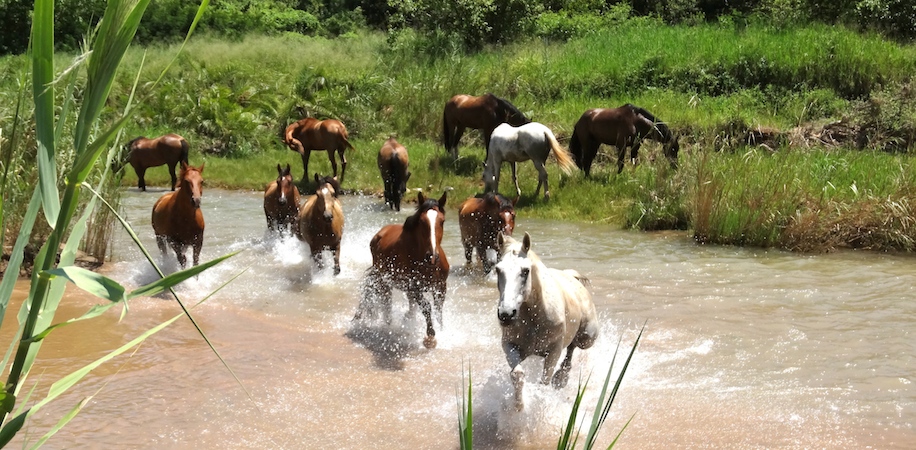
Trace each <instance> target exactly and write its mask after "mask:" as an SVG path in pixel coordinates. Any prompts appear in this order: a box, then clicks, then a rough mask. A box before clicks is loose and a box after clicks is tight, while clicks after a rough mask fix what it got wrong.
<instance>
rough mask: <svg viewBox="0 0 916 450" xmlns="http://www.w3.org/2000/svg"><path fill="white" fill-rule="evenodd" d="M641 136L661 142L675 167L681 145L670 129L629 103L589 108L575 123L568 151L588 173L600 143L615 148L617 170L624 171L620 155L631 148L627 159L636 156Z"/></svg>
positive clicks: (588, 174) (587, 174)
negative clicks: (619, 105)
mask: <svg viewBox="0 0 916 450" xmlns="http://www.w3.org/2000/svg"><path fill="white" fill-rule="evenodd" d="M643 139H652V140H654V141H658V142H661V143H662V146H663V148H664V153H665V157H666V158H668V162H669V163H670V164H671V167H672V168H677V153H678V151H679V150H680V148H681V146H680V144H679V143H678V141H677V136H675V135H674V134H673V133H672V132H671V129H670V128H668V125H666V124H665V123H663V122H659V121H658V119H656V118H655V116H653V115H652V113H650V112H649V111H646V110H645V109H643V108H640V107H638V106H634V105H631V104H629V103H627V104H625V105H623V106H621V107H619V108H612V109H602V108H598V109H589V110H588V111H585V112H584V113H583V114H582V117H580V118H579V121H578V122H576V126H575V129H574V130H573V134H572V138H571V139H570V141H569V150H570V152H572V154H573V158H575V160H576V165H578V166H579V167H580V168H581V169H582V170H583V171H584V172H585V176H586V177H587V176H590V175H591V170H592V161H593V160H594V159H595V155H597V154H598V147H599V146H600V145H601V144H608V145H613V146H616V147H617V173H620V172H622V171H623V155H624V154H625V153H626V149H627V147H630V160H631V161H632V162H633V164H636V156H637V152H638V151H639V146H640V145H641V144H642V140H643Z"/></svg>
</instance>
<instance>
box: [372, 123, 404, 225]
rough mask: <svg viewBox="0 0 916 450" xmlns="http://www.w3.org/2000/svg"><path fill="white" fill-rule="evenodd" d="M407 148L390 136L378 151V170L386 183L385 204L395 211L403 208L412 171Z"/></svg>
mask: <svg viewBox="0 0 916 450" xmlns="http://www.w3.org/2000/svg"><path fill="white" fill-rule="evenodd" d="M409 164H410V158H409V157H408V156H407V149H406V148H404V146H403V145H401V144H400V143H399V142H398V141H397V140H396V139H395V138H393V137H391V138H388V140H387V141H385V143H384V144H383V145H382V148H381V149H379V151H378V170H379V172H381V174H382V182H383V183H384V184H385V204H386V205H388V206H390V207H391V208H392V209H394V210H395V211H400V210H401V198H402V197H403V196H404V192H406V191H407V180H409V179H410V172H409V171H408V170H407V166H408V165H409Z"/></svg>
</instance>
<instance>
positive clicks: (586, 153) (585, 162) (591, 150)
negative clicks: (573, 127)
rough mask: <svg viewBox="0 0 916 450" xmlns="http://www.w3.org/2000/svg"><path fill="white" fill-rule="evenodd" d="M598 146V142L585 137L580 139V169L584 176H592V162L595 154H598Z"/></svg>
mask: <svg viewBox="0 0 916 450" xmlns="http://www.w3.org/2000/svg"><path fill="white" fill-rule="evenodd" d="M600 146H601V143H600V142H597V141H592V140H591V139H587V138H585V139H583V140H582V169H583V171H584V172H585V177H586V178H588V177H590V176H592V162H594V161H595V156H597V155H598V147H600Z"/></svg>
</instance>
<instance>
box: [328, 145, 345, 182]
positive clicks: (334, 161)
mask: <svg viewBox="0 0 916 450" xmlns="http://www.w3.org/2000/svg"><path fill="white" fill-rule="evenodd" d="M328 160H330V161H331V172H332V173H333V174H334V175H332V176H335V177H336V176H337V159H335V158H334V149H328ZM341 178H343V176H341Z"/></svg>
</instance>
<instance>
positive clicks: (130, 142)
mask: <svg viewBox="0 0 916 450" xmlns="http://www.w3.org/2000/svg"><path fill="white" fill-rule="evenodd" d="M140 139H146V136H137V137H135V138H133V139H131V140H130V141H128V142H127V148H131V147H133V145H134V142H137V141H139V140H140Z"/></svg>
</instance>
